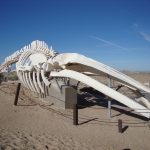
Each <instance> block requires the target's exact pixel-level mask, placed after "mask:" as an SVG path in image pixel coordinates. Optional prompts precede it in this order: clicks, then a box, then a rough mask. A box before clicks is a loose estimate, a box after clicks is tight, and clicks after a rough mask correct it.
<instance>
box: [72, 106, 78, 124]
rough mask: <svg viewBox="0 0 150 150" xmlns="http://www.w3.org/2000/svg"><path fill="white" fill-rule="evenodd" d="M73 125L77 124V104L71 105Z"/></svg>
mask: <svg viewBox="0 0 150 150" xmlns="http://www.w3.org/2000/svg"><path fill="white" fill-rule="evenodd" d="M73 125H78V105H77V104H74V105H73Z"/></svg>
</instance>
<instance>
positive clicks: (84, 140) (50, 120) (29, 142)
mask: <svg viewBox="0 0 150 150" xmlns="http://www.w3.org/2000/svg"><path fill="white" fill-rule="evenodd" d="M129 75H130V76H132V77H134V78H135V79H137V80H139V81H141V82H143V83H144V82H147V81H150V74H143V73H135V74H129ZM16 86H17V82H10V81H8V82H2V83H1V85H0V150H34V149H35V150H149V149H150V141H149V139H150V122H149V121H147V120H144V118H142V117H139V116H138V115H132V114H130V113H129V114H128V113H126V112H122V111H120V110H119V109H112V118H108V109H107V108H106V107H105V105H100V103H99V104H97V103H93V105H88V107H86V108H82V109H79V125H77V126H75V125H73V120H72V110H63V109H60V108H56V107H55V106H53V105H51V104H50V103H48V102H45V101H43V100H40V99H38V98H37V97H36V96H31V93H30V91H28V90H27V89H25V88H24V87H23V86H22V87H21V91H20V95H19V101H18V106H14V105H13V103H14V97H15V90H16ZM87 101H90V97H87ZM81 104H82V103H81ZM87 104H88V103H87ZM118 119H122V121H123V128H124V132H123V133H119V132H118Z"/></svg>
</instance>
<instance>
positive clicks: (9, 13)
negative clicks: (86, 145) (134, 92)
mask: <svg viewBox="0 0 150 150" xmlns="http://www.w3.org/2000/svg"><path fill="white" fill-rule="evenodd" d="M37 39H38V40H43V41H45V42H46V43H47V44H48V45H49V46H50V45H52V46H53V48H54V49H55V50H57V51H58V52H60V53H64V52H76V53H80V54H84V55H85V56H88V57H91V58H93V59H96V60H98V61H101V62H103V63H105V64H107V65H110V66H112V67H114V68H116V69H120V70H134V71H150V1H149V0H133V1H131V0H74V1H73V0H0V63H2V62H3V60H4V58H5V57H6V56H8V55H11V54H12V53H13V52H15V51H16V50H19V49H20V48H22V47H23V46H24V45H27V44H30V43H31V42H32V41H33V40H37Z"/></svg>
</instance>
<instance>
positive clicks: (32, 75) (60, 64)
mask: <svg viewBox="0 0 150 150" xmlns="http://www.w3.org/2000/svg"><path fill="white" fill-rule="evenodd" d="M13 63H16V71H17V75H18V78H19V79H20V81H21V82H22V83H23V85H24V86H25V87H27V88H28V89H30V90H31V91H33V92H35V93H39V94H41V93H43V94H45V93H46V91H45V90H46V88H45V87H49V85H50V84H52V83H53V82H54V80H56V79H61V80H64V81H65V83H67V82H66V81H67V80H68V79H74V80H76V81H79V82H82V83H84V84H86V85H88V86H90V87H92V88H94V89H96V90H97V91H99V92H101V93H103V94H105V95H106V96H108V97H110V98H112V99H115V100H116V101H118V102H120V103H122V104H124V105H126V106H128V107H130V108H131V109H133V110H134V111H136V112H138V113H139V114H141V115H143V116H145V117H147V118H150V102H149V101H148V100H147V99H146V98H145V97H144V96H143V94H142V92H146V93H150V88H148V87H146V86H144V85H143V84H141V83H140V82H138V81H136V80H135V79H133V78H131V77H129V76H127V75H125V74H123V73H121V72H119V71H117V70H115V69H113V68H112V67H109V66H107V65H105V64H103V63H101V62H98V61H95V60H93V59H91V58H88V57H85V56H83V55H80V54H77V53H63V54H58V53H57V52H56V51H55V50H53V49H52V47H51V48H48V45H47V44H46V43H45V42H43V41H38V40H37V41H33V42H32V43H31V44H30V45H28V46H25V47H24V48H22V49H21V50H18V51H16V52H15V53H14V54H12V55H11V56H8V57H7V58H6V59H5V61H4V63H2V64H1V65H0V71H1V72H2V71H3V70H4V69H5V68H7V67H8V66H9V65H11V64H13ZM94 74H96V75H103V76H105V77H109V78H111V79H114V80H116V81H118V82H119V83H120V84H121V86H120V87H122V86H125V87H127V88H129V89H130V90H131V91H133V92H134V93H135V94H136V95H137V96H138V100H137V101H136V100H134V99H131V98H129V97H127V96H125V95H123V94H122V93H120V92H119V91H116V90H115V89H112V88H110V87H108V86H106V85H105V84H103V83H101V82H100V81H98V80H96V79H93V78H92V77H91V75H94ZM57 81H58V82H59V80H57ZM120 87H119V88H120Z"/></svg>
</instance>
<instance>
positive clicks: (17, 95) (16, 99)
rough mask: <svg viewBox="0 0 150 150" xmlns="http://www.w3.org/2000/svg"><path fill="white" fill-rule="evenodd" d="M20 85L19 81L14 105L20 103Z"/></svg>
mask: <svg viewBox="0 0 150 150" xmlns="http://www.w3.org/2000/svg"><path fill="white" fill-rule="evenodd" d="M20 87H21V83H18V85H17V89H16V95H15V100H14V105H15V106H16V105H17V103H18V97H19V92H20Z"/></svg>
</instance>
